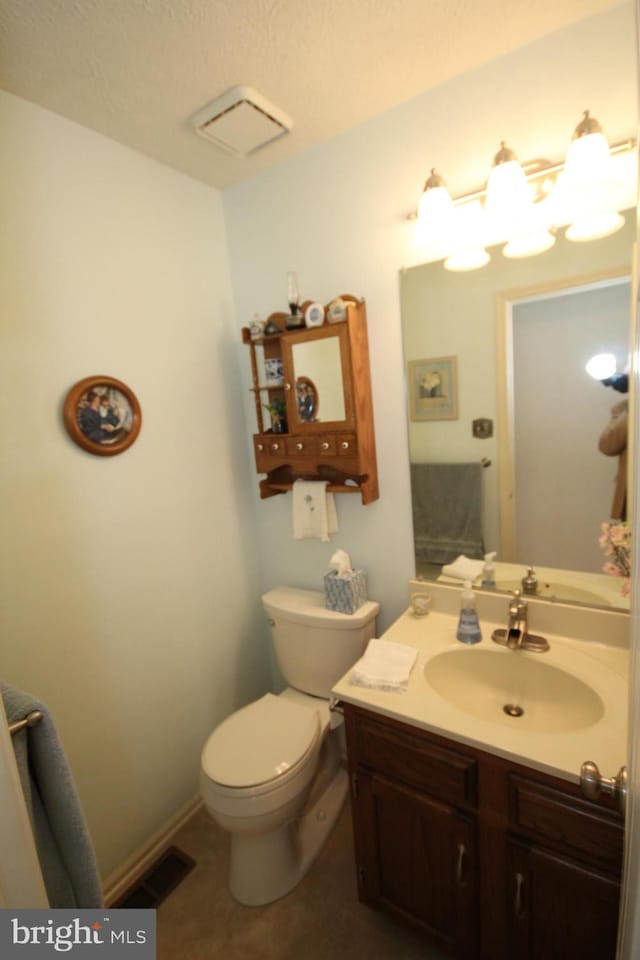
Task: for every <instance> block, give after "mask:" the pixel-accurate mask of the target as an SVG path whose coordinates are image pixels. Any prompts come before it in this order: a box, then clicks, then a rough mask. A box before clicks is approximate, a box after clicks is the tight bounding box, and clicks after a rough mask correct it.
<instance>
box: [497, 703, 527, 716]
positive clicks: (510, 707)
mask: <svg viewBox="0 0 640 960" xmlns="http://www.w3.org/2000/svg"><path fill="white" fill-rule="evenodd" d="M502 709H503V710H504V712H505V713H506V715H507V716H508V717H521V716H522V715H523V714H524V710H523V709H522V707H519V706H518V705H517V704H515V703H505V705H504V707H503V708H502Z"/></svg>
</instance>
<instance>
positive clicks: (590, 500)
mask: <svg viewBox="0 0 640 960" xmlns="http://www.w3.org/2000/svg"><path fill="white" fill-rule="evenodd" d="M624 217H625V223H624V226H623V227H622V228H621V229H620V230H618V231H617V232H616V233H613V234H612V235H610V236H607V237H604V238H602V239H599V240H593V241H591V242H588V243H571V242H570V241H568V240H567V239H566V238H565V236H564V235H563V233H562V232H560V231H559V232H558V235H557V236H556V238H555V239H556V242H555V244H554V245H553V246H552V247H551V248H550V249H549V250H547V251H545V252H543V253H541V254H539V255H537V256H531V257H527V258H521V259H508V258H506V257H504V256H502V254H501V251H500V248H499V247H494V248H492V249H491V251H490V252H491V260H490V262H489V263H488V264H487V265H486V266H484V267H483V268H482V269H478V270H473V271H468V272H453V271H450V270H446V269H444V268H443V263H442V261H441V260H439V261H434V262H428V263H424V264H421V265H419V266H416V267H412V268H409V269H405V270H402V271H401V274H400V290H401V310H402V331H403V344H404V354H405V375H406V376H407V417H408V436H409V450H410V462H411V482H412V505H413V520H414V542H415V549H416V575H417V576H419V577H423V578H425V579H444V580H445V582H446V580H447V578H446V577H444V578H443V574H442V567H443V566H444V565H446V564H449V563H450V562H451V561H452V560H453V559H455V557H457V556H459V555H461V554H464V555H465V556H469V557H480V558H481V557H482V556H483V555H484V554H485V553H489V552H495V553H496V565H495V566H496V584H497V589H498V590H505V591H510V590H513V589H516V588H520V587H521V579H522V577H523V576H525V575H526V572H527V569H528V567H530V566H533V568H534V570H535V572H536V575H537V577H538V581H539V589H538V595H539V596H540V597H542V598H545V597H546V598H548V599H554V600H565V601H568V602H578V603H586V604H590V605H596V606H604V607H616V608H618V607H619V608H626V609H628V606H629V601H628V598H627V597H624V596H622V594H621V582H620V580H618V579H616V578H615V577H609V576H607V575H606V574H604V573H602V566H603V563H604V561H605V557H604V555H603V552H602V549H601V547H600V546H599V543H598V539H599V536H600V533H601V524H602V523H603V522H606V521H608V520H609V519H610V517H611V516H612V512H611V511H612V500H613V497H614V489H615V478H616V475H617V472H618V469H619V463H618V458H617V457H613V456H605V455H604V454H603V453H602V452H601V451H600V450H599V437H600V434H601V433H602V431H603V430H604V429H605V428H606V427H607V424H608V423H609V420H610V415H611V410H612V408H613V407H614V406H615V405H616V404H618V403H619V402H620V401H621V400H622V399H623V398H622V396H621V394H620V393H619V392H615V391H614V390H612V389H610V388H609V387H606V386H603V385H602V383H599V382H597V381H596V380H594V379H593V378H591V377H590V376H589V375H588V374H587V372H586V371H585V364H586V363H587V361H588V360H589V359H590V358H591V357H592V356H593V355H595V354H600V353H605V352H607V353H609V352H610V353H613V354H614V355H615V358H616V362H617V368H618V370H624V369H625V367H626V366H627V364H628V363H629V350H630V347H629V343H630V317H631V262H632V245H633V243H634V241H635V235H636V217H635V211H634V210H626V211H625V213H624ZM425 363H426V364H427V366H426V367H425ZM442 363H444V364H445V370H447V369H448V367H447V366H446V365H447V364H448V365H450V366H451V365H452V369H453V370H454V372H455V380H454V381H452V382H450V383H447V385H446V390H448V391H451V392H452V393H455V397H454V398H453V399H454V400H455V401H456V403H455V407H456V414H457V416H455V417H454V418H451V417H446V418H445V417H444V416H443V417H442V418H439V417H436V416H426V417H425V416H421V415H420V413H419V412H418V413H417V414H416V404H420V403H421V402H422V404H423V407H424V404H425V400H424V397H425V396H426V393H427V385H426V383H425V381H424V377H422V380H421V379H419V377H420V376H421V375H422V374H424V371H425V369H426V370H429V369H431V367H430V366H429V365H433V364H435V369H436V370H438V369H439V367H438V364H442ZM416 371H418V372H417V373H416ZM431 402H432V401H430V400H427V401H426V404H427V406H428V404H429V403H431ZM445 465H446V466H445ZM425 491H428V495H427V494H426V493H425ZM446 516H451V517H453V521H452V522H451V523H450V525H449V527H447V525H446V523H445V521H444V519H443V518H444V517H446ZM454 582H455V581H454ZM477 583H478V585H479V583H480V578H478V581H477Z"/></svg>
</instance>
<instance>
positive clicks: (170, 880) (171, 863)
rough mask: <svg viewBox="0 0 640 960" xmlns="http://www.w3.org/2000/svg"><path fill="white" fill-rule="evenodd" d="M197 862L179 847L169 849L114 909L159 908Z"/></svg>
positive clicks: (123, 896)
mask: <svg viewBox="0 0 640 960" xmlns="http://www.w3.org/2000/svg"><path fill="white" fill-rule="evenodd" d="M195 865H196V862H195V860H192V859H191V857H188V856H187V854H186V853H183V852H182V850H178V848H177V847H168V848H167V849H166V850H165V851H164V853H163V854H162V855H161V856H160V857H158V859H157V860H156V862H155V863H154V864H153V866H151V867H149V869H148V870H147V872H146V873H145V874H144V875H143V876H142V877H140V879H139V880H138V882H137V883H136V884H135V886H133V887H131V888H130V889H129V890H127V892H126V893H124V894H123V895H122V897H121V898H120V900H119V901H118V902H117V903H115V904H114V907H116V908H118V909H120V910H126V909H129V910H132V909H134V908H136V907H139V908H153V907H157V906H159V904H161V903H162V901H163V900H164V899H166V897H168V896H169V894H170V893H171V891H172V890H175V888H176V887H177V886H178V884H179V883H182V881H183V880H184V878H185V877H186V876H187V874H188V873H190V872H191V870H193V868H194V867H195Z"/></svg>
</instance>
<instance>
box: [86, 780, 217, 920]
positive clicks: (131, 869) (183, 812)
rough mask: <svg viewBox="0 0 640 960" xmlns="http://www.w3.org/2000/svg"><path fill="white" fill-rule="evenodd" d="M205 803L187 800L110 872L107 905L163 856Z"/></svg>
mask: <svg viewBox="0 0 640 960" xmlns="http://www.w3.org/2000/svg"><path fill="white" fill-rule="evenodd" d="M201 806H202V800H201V799H200V797H194V798H193V799H192V800H189V801H188V802H187V803H185V804H184V805H183V806H182V807H180V809H179V810H178V811H177V812H176V813H174V815H173V816H172V817H171V818H170V819H169V820H167V822H166V823H165V824H164V826H162V827H161V828H160V829H159V830H156V832H155V833H154V834H152V835H151V836H150V837H149V839H148V840H147V842H146V843H144V844H143V845H142V846H141V847H139V848H138V850H136V851H135V853H133V854H132V855H131V856H130V857H129V858H128V859H127V860H125V862H124V863H123V864H122V865H121V866H120V867H118V868H117V869H116V870H114V871H113V873H111V874H109V876H108V877H107V879H106V880H105V882H104V902H105V906H106V907H110V906H112V904H114V903H115V902H116V901H117V900H118V899H119V898H120V897H121V896H122V895H123V893H126V891H127V890H128V889H129V888H130V887H132V886H133V885H134V884H135V883H136V882H137V881H138V880H139V879H140V877H141V876H142V875H143V874H144V873H146V871H147V870H148V869H149V867H150V866H151V865H152V864H153V862H154V861H155V860H157V858H158V857H159V856H160V854H161V853H162V851H163V850H164V849H165V848H166V847H168V846H171V841H172V840H173V837H174V836H175V835H176V833H177V832H178V830H180V828H181V827H183V826H184V824H185V823H186V822H187V821H188V820H190V819H191V817H192V816H193V815H194V814H195V813H196V812H197V811H198V810H199V809H200V807H201Z"/></svg>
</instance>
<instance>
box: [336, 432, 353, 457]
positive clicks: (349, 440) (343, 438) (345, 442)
mask: <svg viewBox="0 0 640 960" xmlns="http://www.w3.org/2000/svg"><path fill="white" fill-rule="evenodd" d="M336 453H337V454H338V456H339V457H354V456H356V454H357V453H358V440H357V437H356V435H355V433H342V434H339V436H337V437H336Z"/></svg>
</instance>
